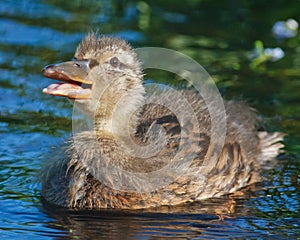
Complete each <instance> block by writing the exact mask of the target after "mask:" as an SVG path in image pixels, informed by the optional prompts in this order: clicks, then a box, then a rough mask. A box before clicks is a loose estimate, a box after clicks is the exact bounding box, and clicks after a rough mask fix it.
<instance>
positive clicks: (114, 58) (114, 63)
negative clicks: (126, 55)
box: [109, 57, 119, 67]
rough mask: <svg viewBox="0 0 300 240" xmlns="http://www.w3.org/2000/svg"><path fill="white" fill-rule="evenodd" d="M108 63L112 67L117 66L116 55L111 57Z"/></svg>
mask: <svg viewBox="0 0 300 240" xmlns="http://www.w3.org/2000/svg"><path fill="white" fill-rule="evenodd" d="M109 63H110V65H112V66H113V67H117V66H118V65H119V59H118V58H117V57H113V58H112V59H110V61H109Z"/></svg>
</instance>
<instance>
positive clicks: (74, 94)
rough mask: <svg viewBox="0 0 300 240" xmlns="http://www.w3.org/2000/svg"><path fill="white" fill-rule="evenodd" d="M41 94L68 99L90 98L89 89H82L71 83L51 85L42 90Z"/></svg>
mask: <svg viewBox="0 0 300 240" xmlns="http://www.w3.org/2000/svg"><path fill="white" fill-rule="evenodd" d="M43 93H45V94H49V95H54V96H63V97H68V98H71V99H75V98H76V99H78V98H81V99H86V98H89V97H90V95H91V89H90V88H82V87H81V86H79V85H76V84H72V83H53V84H50V85H49V86H48V87H47V88H44V89H43Z"/></svg>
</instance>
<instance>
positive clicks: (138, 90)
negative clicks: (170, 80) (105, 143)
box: [94, 82, 145, 138]
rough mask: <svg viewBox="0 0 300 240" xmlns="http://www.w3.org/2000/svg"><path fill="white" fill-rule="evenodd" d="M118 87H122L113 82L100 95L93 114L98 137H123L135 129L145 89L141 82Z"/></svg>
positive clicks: (132, 132)
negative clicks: (131, 85)
mask: <svg viewBox="0 0 300 240" xmlns="http://www.w3.org/2000/svg"><path fill="white" fill-rule="evenodd" d="M120 88H124V87H122V86H120V85H118V84H117V82H115V84H112V85H110V86H109V87H107V88H106V89H105V90H104V91H103V92H102V94H101V95H100V98H99V100H98V102H97V106H96V111H95V115H94V124H95V130H96V132H97V134H98V136H99V137H101V136H102V135H104V136H113V137H118V138H124V137H128V136H130V135H132V134H134V133H135V131H136V127H137V122H138V118H139V113H140V109H141V106H142V105H143V102H144V95H145V89H144V87H143V86H142V84H139V85H137V86H134V87H132V88H128V87H127V86H125V88H124V89H120ZM118 93H122V94H118Z"/></svg>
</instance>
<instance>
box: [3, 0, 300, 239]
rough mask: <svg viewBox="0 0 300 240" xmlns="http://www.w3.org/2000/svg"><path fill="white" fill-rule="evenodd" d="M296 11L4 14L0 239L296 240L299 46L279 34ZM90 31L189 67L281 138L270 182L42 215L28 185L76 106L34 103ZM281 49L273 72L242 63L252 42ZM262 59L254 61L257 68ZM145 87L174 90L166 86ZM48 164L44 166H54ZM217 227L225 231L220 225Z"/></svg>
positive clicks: (98, 5) (231, 5)
mask: <svg viewBox="0 0 300 240" xmlns="http://www.w3.org/2000/svg"><path fill="white" fill-rule="evenodd" d="M299 9H300V3H299V1H293V2H289V3H288V4H287V3H286V1H279V0H276V1H272V3H269V2H267V1H265V2H261V1H258V0H257V1H256V0H255V1H253V0H251V1H222V2H221V1H162V2H160V3H158V2H157V1H151V0H149V1H137V2H136V1H127V2H124V1H109V0H103V1H89V2H88V4H87V2H86V1H80V0H75V1H69V2H68V1H59V0H40V1H38V0H36V1H34V0H29V1H25V0H24V1H22V0H20V1H12V0H2V1H1V3H0V33H1V34H0V73H1V74H0V101H1V104H0V236H1V239H60V238H65V237H69V238H80V239H92V238H103V239H119V238H124V239H127V238H137V239H155V238H164V237H165V238H171V237H174V238H182V239H191V238H192V239H194V238H195V239H197V238H208V239H211V238H236V237H239V238H252V239H254V238H261V239H263V238H271V237H272V238H275V239H283V238H284V239H286V238H292V239H295V238H300V230H299V229H300V227H299V225H300V218H299V216H300V202H299V199H300V187H299V186H300V185H299V181H300V171H299V169H300V145H299V140H300V134H299V132H300V121H299V120H300V108H299V103H300V94H299V93H300V54H299V53H300V35H299V34H296V35H295V36H294V37H292V38H288V39H282V38H278V37H275V36H274V35H273V34H272V32H271V30H272V26H273V25H274V23H275V22H277V21H280V20H287V19H288V18H294V19H296V20H297V21H298V22H299V21H300V19H299ZM91 29H93V30H96V29H98V30H99V31H100V32H101V33H105V34H113V35H117V36H120V37H122V38H125V39H127V40H128V41H129V42H130V43H131V44H132V45H133V46H135V47H143V46H159V47H167V48H171V49H174V50H178V51H180V52H182V53H184V54H187V55H188V56H190V57H192V58H194V59H195V60H197V61H198V62H199V63H200V64H201V65H202V66H204V67H205V69H206V70H207V71H208V72H209V73H210V74H211V75H212V77H213V78H214V80H215V82H216V83H217V85H218V87H219V89H220V92H221V93H222V94H223V95H224V97H225V98H227V99H231V98H234V99H243V100H246V101H248V102H249V103H250V104H251V105H252V106H253V107H255V108H256V109H257V110H258V112H259V114H260V117H261V118H262V119H263V124H262V128H264V129H267V130H269V131H275V130H276V131H283V132H285V133H287V137H286V138H285V144H286V148H285V153H284V154H281V155H280V156H279V157H278V163H277V164H276V166H274V167H273V168H271V169H270V170H268V171H266V172H265V173H264V174H265V176H266V179H267V180H266V181H265V182H264V183H262V184H259V185H258V186H257V187H256V188H255V189H249V190H248V191H246V192H245V193H244V194H243V195H240V196H236V197H232V196H225V197H223V198H220V199H212V200H207V201H203V202H200V203H194V204H192V205H184V206H178V207H172V208H160V209H151V210H143V211H116V210H105V211H104V210H103V211H94V212H90V211H88V212H75V211H67V210H62V209H56V208H55V207H53V206H49V205H47V204H46V205H44V204H43V203H42V201H41V199H40V184H39V183H38V181H37V178H36V175H37V172H38V169H39V168H40V163H41V160H42V157H43V155H44V154H45V152H47V151H48V150H49V149H50V148H52V147H53V146H56V145H59V144H60V143H61V142H62V141H63V139H65V138H67V137H68V136H69V134H70V132H71V125H72V122H71V116H72V105H71V104H70V103H69V102H68V101H67V100H66V99H62V98H54V97H51V96H47V95H44V94H42V92H41V90H42V89H43V88H44V87H45V86H47V85H49V83H51V80H49V79H46V78H44V77H43V76H42V75H41V69H42V68H43V67H44V66H45V65H47V64H49V63H54V62H60V61H66V60H69V59H71V58H72V57H73V52H74V49H75V47H76V45H77V44H78V42H79V41H80V39H81V38H82V37H83V36H84V35H85V34H86V33H87V32H88V31H90V30H91ZM257 41H261V43H263V47H264V48H275V47H280V48H281V49H282V50H283V51H284V54H285V55H284V57H283V58H282V59H280V60H278V61H274V62H272V61H262V62H261V63H259V64H257V59H256V60H255V59H253V58H252V59H249V53H250V52H251V51H253V49H254V48H255V42H257ZM257 58H259V56H257ZM146 73H147V77H148V78H151V79H154V80H155V81H158V82H165V83H172V84H174V82H176V79H170V78H168V77H169V75H168V74H164V73H160V72H157V73H156V72H155V71H149V72H146ZM50 160H51V159H49V161H50ZM221 218H222V219H223V220H222V219H221Z"/></svg>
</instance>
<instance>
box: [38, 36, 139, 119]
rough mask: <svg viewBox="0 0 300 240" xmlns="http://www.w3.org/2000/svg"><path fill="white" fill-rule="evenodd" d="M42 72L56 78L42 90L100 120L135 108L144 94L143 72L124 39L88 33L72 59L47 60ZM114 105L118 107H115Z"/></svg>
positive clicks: (126, 113) (121, 114)
mask: <svg viewBox="0 0 300 240" xmlns="http://www.w3.org/2000/svg"><path fill="white" fill-rule="evenodd" d="M43 74H44V76H46V77H48V78H52V79H56V80H59V81H60V82H58V83H54V84H51V85H49V86H48V87H47V88H44V89H43V92H44V93H45V94H50V95H54V96H62V97H67V98H69V99H71V100H74V101H75V102H76V106H77V107H78V108H80V109H81V110H82V111H83V112H84V113H86V114H87V115H88V116H90V117H93V118H94V119H100V120H101V121H100V122H102V123H103V122H105V121H109V120H111V119H112V114H113V113H116V112H118V115H119V116H117V117H122V116H124V115H128V114H129V113H132V112H134V111H136V109H137V108H138V107H139V106H140V105H141V104H142V102H143V98H144V93H145V90H144V87H143V84H142V81H143V73H142V70H141V65H140V62H139V61H138V59H137V56H136V53H135V52H134V50H133V49H132V48H131V47H130V46H129V44H127V42H126V41H124V40H121V39H119V38H112V37H98V36H97V35H96V34H95V33H90V34H88V35H87V36H86V37H85V38H84V39H83V41H82V42H81V43H80V44H79V46H78V47H77V49H76V52H75V55H74V59H73V60H72V61H68V62H63V63H58V64H51V65H48V66H46V67H45V68H44V69H43ZM117 106H118V110H116V109H115V108H116V107H117Z"/></svg>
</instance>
